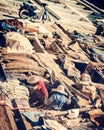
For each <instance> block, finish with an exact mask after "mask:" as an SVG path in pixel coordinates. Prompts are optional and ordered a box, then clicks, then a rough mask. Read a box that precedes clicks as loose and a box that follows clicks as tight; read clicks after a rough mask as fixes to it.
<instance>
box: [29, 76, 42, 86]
mask: <svg viewBox="0 0 104 130" xmlns="http://www.w3.org/2000/svg"><path fill="white" fill-rule="evenodd" d="M39 80H40V79H39V77H37V76H30V77H29V78H28V79H27V84H28V85H31V86H35V85H36V84H37V83H38V82H39Z"/></svg>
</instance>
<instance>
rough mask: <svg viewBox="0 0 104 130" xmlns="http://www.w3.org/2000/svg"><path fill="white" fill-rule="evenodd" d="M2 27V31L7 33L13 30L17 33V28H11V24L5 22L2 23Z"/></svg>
mask: <svg viewBox="0 0 104 130" xmlns="http://www.w3.org/2000/svg"><path fill="white" fill-rule="evenodd" d="M1 27H2V29H3V30H5V31H7V30H8V29H11V30H13V31H17V28H15V27H13V26H11V25H9V24H6V23H5V22H2V23H1Z"/></svg>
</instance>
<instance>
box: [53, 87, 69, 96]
mask: <svg viewBox="0 0 104 130" xmlns="http://www.w3.org/2000/svg"><path fill="white" fill-rule="evenodd" d="M52 92H58V93H61V94H63V95H65V96H68V94H67V93H66V92H65V90H64V86H63V85H59V86H58V87H57V88H53V89H52Z"/></svg>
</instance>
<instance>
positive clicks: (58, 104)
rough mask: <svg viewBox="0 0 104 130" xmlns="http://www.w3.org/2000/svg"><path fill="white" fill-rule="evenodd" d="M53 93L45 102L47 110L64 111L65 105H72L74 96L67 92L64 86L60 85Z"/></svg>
mask: <svg viewBox="0 0 104 130" xmlns="http://www.w3.org/2000/svg"><path fill="white" fill-rule="evenodd" d="M51 92H52V94H51V96H50V97H49V99H48V100H47V101H46V102H45V107H46V109H49V110H62V109H63V106H64V105H67V106H68V105H70V104H71V103H72V95H71V94H70V95H68V94H67V93H66V92H65V90H64V86H63V85H62V84H60V85H58V86H57V88H53V89H52V90H51Z"/></svg>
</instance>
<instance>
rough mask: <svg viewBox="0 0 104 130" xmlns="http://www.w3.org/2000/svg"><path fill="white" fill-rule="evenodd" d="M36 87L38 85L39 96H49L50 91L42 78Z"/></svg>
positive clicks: (42, 97) (41, 97)
mask: <svg viewBox="0 0 104 130" xmlns="http://www.w3.org/2000/svg"><path fill="white" fill-rule="evenodd" d="M35 87H37V89H36V91H35V93H36V95H37V96H38V98H40V99H46V98H48V91H47V89H46V86H45V84H44V82H43V81H42V80H39V82H38V83H37V85H36V86H35Z"/></svg>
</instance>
